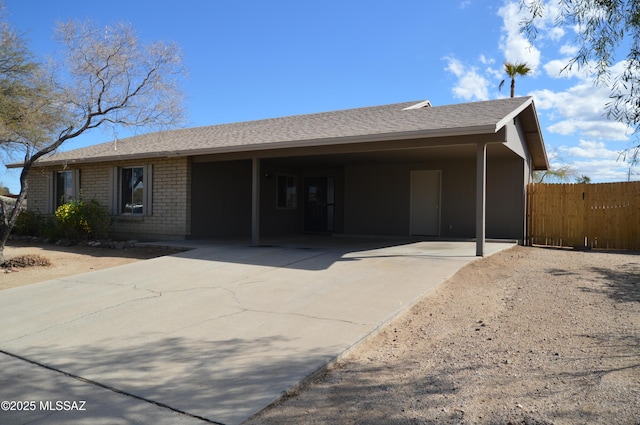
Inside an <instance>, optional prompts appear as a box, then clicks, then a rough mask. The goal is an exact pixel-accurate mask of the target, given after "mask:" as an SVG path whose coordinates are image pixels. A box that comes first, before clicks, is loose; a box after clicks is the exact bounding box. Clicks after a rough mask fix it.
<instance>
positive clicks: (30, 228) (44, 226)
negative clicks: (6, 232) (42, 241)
mask: <svg viewBox="0 0 640 425" xmlns="http://www.w3.org/2000/svg"><path fill="white" fill-rule="evenodd" d="M53 226H54V223H53V219H52V218H51V217H47V216H45V215H43V214H40V213H38V212H35V211H29V210H25V211H22V212H21V213H20V215H18V219H17V220H16V225H15V226H14V227H13V231H12V233H13V234H14V235H18V236H36V237H43V236H49V232H50V231H51V228H52V227H53Z"/></svg>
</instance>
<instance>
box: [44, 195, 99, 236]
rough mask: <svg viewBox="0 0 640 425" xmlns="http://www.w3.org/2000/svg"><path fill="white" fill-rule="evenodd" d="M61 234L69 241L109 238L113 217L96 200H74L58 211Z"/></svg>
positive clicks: (57, 217) (61, 206)
mask: <svg viewBox="0 0 640 425" xmlns="http://www.w3.org/2000/svg"><path fill="white" fill-rule="evenodd" d="M55 215H56V219H57V223H58V230H59V232H60V233H61V234H62V235H64V237H65V238H67V239H92V238H95V239H100V238H105V237H107V233H108V231H109V226H110V225H111V216H110V215H109V210H108V209H107V207H105V206H104V205H101V204H100V203H99V202H98V201H96V200H95V199H92V200H90V201H84V200H82V199H79V200H74V201H71V202H68V203H66V204H63V205H60V206H59V207H58V209H57V210H56V214H55Z"/></svg>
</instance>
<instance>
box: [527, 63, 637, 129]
mask: <svg viewBox="0 0 640 425" xmlns="http://www.w3.org/2000/svg"><path fill="white" fill-rule="evenodd" d="M574 77H575V75H574ZM531 95H532V96H533V97H534V99H535V102H536V106H537V107H538V109H539V110H541V111H548V113H547V116H548V118H549V119H550V120H551V121H552V124H550V125H549V126H548V127H547V128H546V130H548V131H550V132H551V133H556V134H561V135H565V136H566V135H574V134H577V135H579V136H581V137H586V138H590V139H595V140H611V141H626V140H628V139H629V135H630V134H631V129H630V128H629V127H628V126H627V125H625V124H622V123H619V122H617V121H612V120H609V119H607V117H606V105H607V103H608V102H609V101H610V99H609V89H608V88H606V87H602V86H595V85H594V83H593V80H592V79H590V78H588V77H585V76H584V75H583V76H582V77H581V78H578V79H577V82H576V84H575V85H573V86H571V87H569V88H567V89H565V90H563V91H558V92H554V91H552V90H549V89H544V90H535V91H533V92H531Z"/></svg>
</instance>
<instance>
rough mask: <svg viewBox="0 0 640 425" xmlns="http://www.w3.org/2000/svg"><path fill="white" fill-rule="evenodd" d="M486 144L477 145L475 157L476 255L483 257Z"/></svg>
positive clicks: (485, 201)
mask: <svg viewBox="0 0 640 425" xmlns="http://www.w3.org/2000/svg"><path fill="white" fill-rule="evenodd" d="M486 190H487V144H486V143H478V151H477V157H476V255H477V256H478V257H484V239H485V234H484V232H485V214H486V203H487V194H486Z"/></svg>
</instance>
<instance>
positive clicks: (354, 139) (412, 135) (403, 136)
mask: <svg viewBox="0 0 640 425" xmlns="http://www.w3.org/2000/svg"><path fill="white" fill-rule="evenodd" d="M497 130H498V127H496V126H495V125H482V126H472V127H461V128H446V129H438V130H416V131H406V132H396V133H380V134H368V135H359V136H347V137H332V138H320V139H306V140H294V141H286V142H273V143H261V144H247V145H235V146H222V147H214V148H203V149H182V150H180V149H178V150H167V151H156V152H147V153H134V154H123V155H104V156H96V157H90V158H71V159H59V160H55V159H53V160H47V159H44V160H41V161H38V162H36V163H35V164H34V166H47V167H48V166H56V165H65V166H67V165H70V164H86V163H98V162H114V161H123V160H132V159H133V160H135V159H150V158H166V157H186V156H199V155H212V154H225V153H238V152H252V151H255V152H260V151H265V150H273V149H290V148H304V147H318V146H334V145H344V144H354V143H370V142H382V141H394V140H410V139H420V138H425V139H427V138H439V137H456V136H471V135H479V134H494V133H496V132H497ZM23 166H24V164H23V163H13V164H7V165H6V167H7V168H22V167H23Z"/></svg>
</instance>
